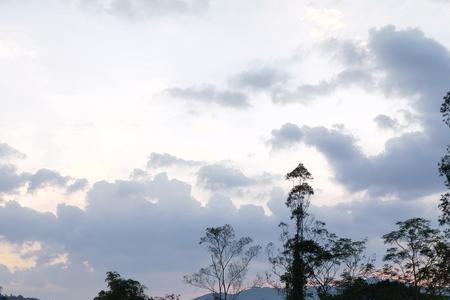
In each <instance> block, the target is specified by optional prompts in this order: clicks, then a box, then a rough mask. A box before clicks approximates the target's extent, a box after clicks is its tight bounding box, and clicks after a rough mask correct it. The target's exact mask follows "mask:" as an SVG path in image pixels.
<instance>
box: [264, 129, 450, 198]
mask: <svg viewBox="0 0 450 300" xmlns="http://www.w3.org/2000/svg"><path fill="white" fill-rule="evenodd" d="M285 126H286V125H285ZM285 126H283V127H285ZM289 126H290V127H292V129H291V130H293V131H295V132H298V133H297V134H296V135H291V136H289V135H284V136H283V138H282V139H280V137H279V135H283V134H284V131H283V130H282V129H283V127H282V128H281V129H279V130H274V131H273V132H272V138H271V139H270V140H269V144H270V145H271V146H272V147H273V148H274V149H279V148H283V147H286V145H291V144H295V143H299V142H303V143H305V144H307V145H309V146H313V147H315V148H317V150H318V151H319V152H321V153H322V154H324V155H325V157H326V158H327V159H328V161H329V162H330V164H331V166H332V167H333V169H334V176H335V178H336V180H337V181H338V182H340V183H342V184H344V185H345V186H346V187H347V188H348V189H349V190H350V191H352V192H355V191H362V190H367V191H368V192H369V193H370V194H371V195H374V196H380V195H389V194H392V195H399V196H401V197H403V198H405V199H408V197H417V196H423V195H427V194H429V193H431V192H437V191H439V189H440V187H441V185H442V183H441V180H440V179H439V177H438V176H437V168H436V163H437V161H438V157H439V153H440V152H441V148H439V147H437V144H436V141H434V142H433V141H427V142H425V139H426V137H424V136H423V134H421V133H408V134H404V135H402V136H400V137H397V138H392V139H390V140H389V141H388V142H387V143H386V145H385V150H384V152H382V153H380V154H378V155H375V156H370V157H369V156H366V155H365V154H364V153H363V152H362V151H361V149H360V148H359V147H358V146H357V140H356V139H355V137H353V136H351V135H349V134H346V133H343V132H341V131H340V130H336V129H327V128H325V127H308V126H302V127H298V126H297V127H295V125H292V124H290V125H289ZM286 139H287V140H286ZM280 140H281V141H283V142H281V143H280ZM285 140H286V141H285ZM433 158H435V160H433Z"/></svg>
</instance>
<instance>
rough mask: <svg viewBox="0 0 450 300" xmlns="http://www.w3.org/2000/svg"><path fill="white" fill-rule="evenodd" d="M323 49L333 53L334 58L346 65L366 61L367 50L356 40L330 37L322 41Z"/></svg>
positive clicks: (357, 64) (361, 63)
mask: <svg viewBox="0 0 450 300" xmlns="http://www.w3.org/2000/svg"><path fill="white" fill-rule="evenodd" d="M321 46H322V49H323V50H325V52H327V53H331V55H332V58H333V59H334V60H337V61H339V62H341V63H343V64H344V65H345V66H349V65H350V66H361V65H364V64H365V63H366V60H367V57H368V53H367V50H366V49H365V48H363V47H361V46H360V45H358V44H357V43H356V42H355V41H352V40H340V39H335V38H332V39H328V40H326V41H325V42H323V43H322V45H321Z"/></svg>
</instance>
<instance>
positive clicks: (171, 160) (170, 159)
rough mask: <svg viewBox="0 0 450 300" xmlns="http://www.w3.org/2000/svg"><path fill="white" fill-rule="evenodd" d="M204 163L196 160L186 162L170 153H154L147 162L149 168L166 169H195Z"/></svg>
mask: <svg viewBox="0 0 450 300" xmlns="http://www.w3.org/2000/svg"><path fill="white" fill-rule="evenodd" d="M201 164H202V162H200V161H195V160H185V159H182V158H179V157H176V156H174V155H171V154H169V153H156V152H152V153H151V154H150V158H149V160H148V162H147V167H148V168H165V167H173V166H179V167H195V166H199V165H201Z"/></svg>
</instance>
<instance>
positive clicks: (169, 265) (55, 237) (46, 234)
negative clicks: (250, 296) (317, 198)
mask: <svg viewBox="0 0 450 300" xmlns="http://www.w3.org/2000/svg"><path fill="white" fill-rule="evenodd" d="M237 174H239V172H237ZM240 176H242V174H240ZM286 192H287V191H284V190H282V189H280V188H274V189H273V190H272V192H271V194H270V196H269V199H268V200H269V201H268V207H269V208H270V209H271V211H272V215H270V216H268V215H265V214H264V210H263V209H262V207H260V206H255V205H242V206H241V207H240V208H239V209H238V208H236V206H235V205H233V203H232V201H231V200H230V199H229V198H227V197H224V196H221V195H218V194H214V195H213V196H212V197H211V198H210V199H209V201H208V203H207V204H206V205H205V206H202V205H201V204H200V202H198V201H197V200H196V199H194V198H193V197H192V195H191V186H190V185H189V184H187V183H185V182H182V181H179V180H176V179H168V177H167V175H166V174H165V173H160V174H158V175H156V176H155V177H153V178H147V179H145V180H142V179H141V180H134V179H131V180H117V181H114V182H106V181H99V182H97V183H95V184H94V185H93V186H92V188H91V190H90V191H89V192H88V193H87V197H86V208H85V209H80V208H78V207H75V206H71V205H65V204H60V205H59V206H58V209H57V213H56V214H52V213H42V212H38V211H35V210H33V209H30V208H26V207H23V206H21V205H20V204H19V203H17V202H14V201H9V202H6V203H5V205H3V206H0V235H1V236H3V238H4V239H5V241H7V242H9V243H13V244H15V245H21V244H24V243H30V242H39V243H40V245H41V249H39V250H38V251H35V252H33V255H34V256H35V257H36V258H35V259H36V265H35V266H34V267H32V268H31V269H26V270H25V269H19V270H16V273H15V274H14V276H12V275H11V274H9V272H8V270H5V271H4V273H5V274H4V275H2V273H0V276H3V277H4V278H5V281H3V282H4V283H5V285H6V286H11V285H12V281H11V280H12V279H14V282H15V285H14V286H15V287H16V288H20V289H21V291H22V292H26V291H28V293H29V294H31V295H35V296H44V295H45V296H46V297H47V298H56V296H59V297H62V296H64V299H68V300H72V299H73V300H75V299H80V298H92V297H93V296H94V295H95V293H96V292H98V291H99V290H100V289H101V288H102V285H103V279H104V277H103V276H104V272H105V271H107V270H117V271H119V272H121V273H123V274H130V275H129V276H131V277H132V278H136V279H138V280H140V281H141V282H143V283H145V284H146V285H148V286H149V287H150V291H151V294H158V293H160V294H162V293H165V292H179V290H178V288H179V286H178V285H174V284H173V282H174V280H177V279H176V278H179V279H180V280H181V277H182V275H183V274H187V273H190V272H193V271H195V270H197V269H198V268H199V267H200V266H203V265H204V264H205V260H206V253H205V251H204V249H203V248H202V247H201V246H199V245H198V241H199V238H200V236H201V235H202V234H203V232H204V229H205V228H206V227H211V226H219V225H223V224H226V223H229V224H231V225H232V226H234V227H235V229H236V231H237V234H238V235H240V236H241V235H250V236H251V237H252V238H254V240H255V241H257V242H258V243H260V244H262V245H265V244H266V243H267V242H268V241H277V236H278V228H277V224H278V223H279V222H280V221H285V222H289V212H288V209H287V208H286V207H285V206H284V202H285V197H286ZM312 201H313V204H314V199H312ZM311 210H312V212H313V213H314V214H315V215H316V216H317V217H318V218H319V219H322V220H324V221H326V222H328V223H329V228H331V229H332V231H336V232H338V233H341V234H342V235H344V236H351V237H354V238H362V237H363V236H361V232H363V234H364V235H367V236H368V237H369V240H372V239H375V240H377V239H378V238H379V237H380V236H381V234H383V233H385V232H386V231H388V230H390V229H391V228H392V226H393V224H394V221H396V220H398V219H401V218H406V217H410V216H413V215H418V214H419V215H424V214H425V215H426V216H435V214H436V212H434V211H432V209H430V208H429V205H427V204H426V203H422V202H419V201H415V202H411V203H409V204H408V205H407V204H406V203H405V202H401V201H387V202H386V201H381V200H380V201H363V202H358V201H352V202H349V203H346V204H338V205H336V206H330V207H318V206H314V205H313V206H312V207H311ZM331 212H332V213H331ZM374 212H377V213H374ZM61 256H64V257H66V258H65V259H63V260H60V262H56V263H55V261H57V260H55V258H58V257H61ZM187 257H188V258H189V259H186V258H187ZM259 260H260V263H264V262H265V260H266V259H265V257H260V258H259ZM0 272H1V267H0ZM166 275H167V276H170V277H169V278H171V280H170V281H167V280H166V279H164V278H163V277H164V276H166ZM79 276H81V277H80V278H81V279H80V280H81V282H79V281H77V280H76V279H77V277H79ZM43 286H45V287H46V289H42V287H43ZM77 286H78V287H80V289H77V291H79V292H78V293H73V291H74V288H75V287H77ZM81 287H83V288H81Z"/></svg>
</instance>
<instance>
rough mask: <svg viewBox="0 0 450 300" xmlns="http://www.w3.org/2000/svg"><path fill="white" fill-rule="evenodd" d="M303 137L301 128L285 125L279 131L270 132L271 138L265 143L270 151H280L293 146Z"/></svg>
mask: <svg viewBox="0 0 450 300" xmlns="http://www.w3.org/2000/svg"><path fill="white" fill-rule="evenodd" d="M302 137H303V132H302V130H301V128H299V127H298V126H297V125H295V124H293V123H286V124H284V125H283V126H281V128H280V129H274V130H272V137H271V138H270V140H269V141H268V142H267V144H268V145H270V146H272V149H281V148H288V147H291V146H294V145H295V144H297V143H298V142H299V141H301V139H302Z"/></svg>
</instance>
